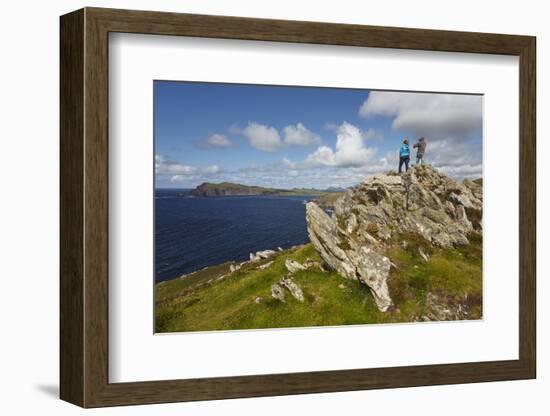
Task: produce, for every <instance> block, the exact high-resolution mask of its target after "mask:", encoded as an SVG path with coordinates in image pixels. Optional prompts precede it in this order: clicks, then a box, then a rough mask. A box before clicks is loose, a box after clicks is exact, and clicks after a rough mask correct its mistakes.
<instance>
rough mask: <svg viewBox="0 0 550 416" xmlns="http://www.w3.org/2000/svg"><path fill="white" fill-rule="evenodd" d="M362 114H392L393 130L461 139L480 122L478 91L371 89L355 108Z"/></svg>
mask: <svg viewBox="0 0 550 416" xmlns="http://www.w3.org/2000/svg"><path fill="white" fill-rule="evenodd" d="M359 115H360V116H362V117H372V116H377V115H381V116H389V117H394V119H393V123H392V128H393V129H394V130H407V131H410V132H411V133H413V134H416V135H419V136H426V137H428V138H432V139H442V138H446V137H449V136H453V137H455V139H457V140H464V139H467V138H468V137H470V136H471V134H472V133H474V132H476V131H477V130H479V129H480V128H481V126H482V97H481V96H479V95H458V94H433V93H409V92H391V91H372V92H371V93H370V94H369V97H368V98H367V99H366V100H365V102H364V103H363V104H362V105H361V107H360V108H359Z"/></svg>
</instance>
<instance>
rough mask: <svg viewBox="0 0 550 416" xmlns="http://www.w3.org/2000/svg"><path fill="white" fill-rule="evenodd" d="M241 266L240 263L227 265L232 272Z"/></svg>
mask: <svg viewBox="0 0 550 416" xmlns="http://www.w3.org/2000/svg"><path fill="white" fill-rule="evenodd" d="M241 267H242V264H230V265H229V271H230V272H231V273H233V272H236V271H237V270H239V269H240V268H241Z"/></svg>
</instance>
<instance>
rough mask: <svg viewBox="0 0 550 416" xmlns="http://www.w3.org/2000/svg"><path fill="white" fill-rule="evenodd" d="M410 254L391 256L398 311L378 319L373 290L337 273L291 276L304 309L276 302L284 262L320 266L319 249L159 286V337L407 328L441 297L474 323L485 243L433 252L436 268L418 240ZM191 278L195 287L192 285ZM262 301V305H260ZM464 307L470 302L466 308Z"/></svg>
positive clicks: (410, 239) (428, 250)
mask: <svg viewBox="0 0 550 416" xmlns="http://www.w3.org/2000/svg"><path fill="white" fill-rule="evenodd" d="M407 241H408V242H409V244H408V245H407V248H406V249H403V248H400V247H399V246H397V245H396V246H395V247H394V248H393V249H391V250H390V251H389V253H388V254H389V256H390V258H391V260H392V262H393V263H394V264H395V265H396V266H397V269H394V268H392V271H391V275H390V278H389V286H390V294H391V296H392V298H393V300H394V303H395V308H393V309H392V310H391V311H389V312H385V313H383V312H380V311H378V309H377V307H376V304H375V303H374V299H373V297H372V295H371V293H370V291H369V289H368V288H367V287H366V286H365V285H363V284H361V283H359V282H358V281H354V280H347V279H344V278H343V277H341V276H339V275H338V274H337V273H336V272H323V271H321V270H320V269H318V268H310V269H308V270H303V271H300V272H298V273H295V274H294V275H293V279H294V280H295V281H296V283H298V284H299V285H300V287H301V288H302V291H303V292H304V297H305V301H304V302H303V303H301V302H298V301H297V300H295V299H294V298H292V297H291V296H290V295H287V301H286V303H281V302H279V301H277V300H275V299H273V298H271V285H272V284H273V283H276V282H278V281H279V280H280V279H281V277H283V276H285V275H286V274H287V273H288V272H287V270H286V268H285V266H284V262H285V259H287V258H291V259H294V260H296V261H299V262H301V263H303V262H305V260H306V259H308V258H309V259H312V260H315V261H318V262H321V259H320V257H319V255H318V254H317V252H316V251H315V249H314V248H313V246H312V245H311V244H307V245H304V246H301V247H298V248H296V249H293V250H288V251H284V252H281V253H278V254H277V256H276V257H275V258H274V263H273V264H272V265H271V267H269V268H267V269H265V270H258V269H257V267H258V265H259V264H263V263H265V262H266V261H264V262H262V263H251V264H246V265H245V266H243V268H242V269H241V270H239V271H237V272H234V273H233V274H231V275H230V276H229V277H227V278H225V279H223V280H218V281H212V282H211V283H208V281H209V280H212V279H215V278H216V277H219V276H220V275H223V274H224V273H226V271H227V269H228V268H229V264H225V265H222V266H216V267H213V268H208V269H205V270H203V271H200V272H198V273H195V274H194V275H191V276H189V277H187V278H184V279H174V280H170V281H167V282H163V283H159V284H158V285H157V288H156V331H157V332H180V331H211V330H229V329H256V328H282V327H304V326H306V327H307V326H325V325H351V324H367V323H388V322H409V321H412V320H417V319H418V317H420V316H422V315H424V314H425V313H427V310H428V305H426V294H427V293H428V292H432V293H436V294H438V295H439V296H443V297H444V298H445V299H448V301H449V302H458V301H465V302H467V303H469V305H470V306H471V310H472V314H471V318H472V319H476V318H479V317H480V316H481V289H482V285H481V238H479V237H475V236H474V237H472V239H471V241H472V244H470V245H468V246H464V247H461V248H457V249H448V250H442V249H432V248H431V247H425V248H424V251H425V252H426V253H430V254H431V257H430V261H429V262H425V261H423V260H422V259H421V258H420V256H419V254H418V247H419V245H421V244H423V243H422V241H420V240H415V239H414V236H408V240H407ZM188 278H192V279H193V281H187V282H186V279H188ZM257 297H261V302H260V303H256V302H254V300H255V299H256V298H257ZM465 299H466V300H465Z"/></svg>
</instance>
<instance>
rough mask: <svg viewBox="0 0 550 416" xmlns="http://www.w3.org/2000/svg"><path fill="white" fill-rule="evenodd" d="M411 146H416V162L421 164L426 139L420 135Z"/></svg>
mask: <svg viewBox="0 0 550 416" xmlns="http://www.w3.org/2000/svg"><path fill="white" fill-rule="evenodd" d="M413 147H415V148H416V164H417V165H421V164H422V163H424V152H425V151H426V139H424V137H421V138H420V139H418V142H416V143H415V144H414V145H413Z"/></svg>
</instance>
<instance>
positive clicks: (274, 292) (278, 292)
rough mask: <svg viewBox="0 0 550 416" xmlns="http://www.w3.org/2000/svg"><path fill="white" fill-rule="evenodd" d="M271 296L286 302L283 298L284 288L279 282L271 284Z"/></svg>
mask: <svg viewBox="0 0 550 416" xmlns="http://www.w3.org/2000/svg"><path fill="white" fill-rule="evenodd" d="M271 297H272V298H274V299H277V300H279V301H281V302H283V303H284V302H286V300H285V297H286V295H285V288H284V287H283V286H281V285H280V284H279V283H274V284H272V285H271Z"/></svg>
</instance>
